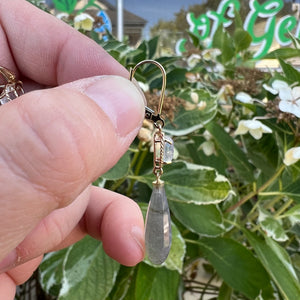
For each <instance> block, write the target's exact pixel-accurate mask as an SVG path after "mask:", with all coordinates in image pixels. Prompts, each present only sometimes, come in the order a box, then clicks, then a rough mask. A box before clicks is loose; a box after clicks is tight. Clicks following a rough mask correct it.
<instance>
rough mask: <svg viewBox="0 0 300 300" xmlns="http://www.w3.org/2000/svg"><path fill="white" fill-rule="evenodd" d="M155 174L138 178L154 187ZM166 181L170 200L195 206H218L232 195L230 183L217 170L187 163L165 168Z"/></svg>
mask: <svg viewBox="0 0 300 300" xmlns="http://www.w3.org/2000/svg"><path fill="white" fill-rule="evenodd" d="M153 179H154V178H153V174H148V175H145V176H143V177H138V180H139V181H141V182H144V183H147V184H148V185H149V187H152V182H153ZM162 179H163V181H164V185H165V189H166V194H167V197H168V199H169V200H173V201H183V202H186V203H194V204H198V205H201V204H206V205H207V204H216V203H220V202H222V201H224V200H226V199H227V198H228V197H229V196H230V195H231V194H232V193H233V191H232V189H231V185H230V183H229V181H228V180H227V179H226V178H225V177H224V176H222V175H219V174H218V173H217V172H216V170H215V169H212V168H209V167H204V166H200V165H195V164H189V163H186V162H175V163H172V164H170V165H167V166H165V167H164V175H163V176H162Z"/></svg>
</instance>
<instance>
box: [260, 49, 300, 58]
mask: <svg viewBox="0 0 300 300" xmlns="http://www.w3.org/2000/svg"><path fill="white" fill-rule="evenodd" d="M299 56H300V49H294V48H279V49H276V50H274V51H272V52H270V53H268V54H267V55H265V56H264V57H263V58H262V59H278V58H279V57H280V58H281V59H288V58H292V57H299Z"/></svg>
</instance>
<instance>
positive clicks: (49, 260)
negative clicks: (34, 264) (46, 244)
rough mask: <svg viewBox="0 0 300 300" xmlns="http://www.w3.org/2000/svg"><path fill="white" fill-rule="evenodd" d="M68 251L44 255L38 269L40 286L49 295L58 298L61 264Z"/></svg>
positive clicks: (61, 273) (61, 271)
mask: <svg viewBox="0 0 300 300" xmlns="http://www.w3.org/2000/svg"><path fill="white" fill-rule="evenodd" d="M67 251H68V249H67V248H66V249H63V250H60V251H57V252H51V253H48V254H46V255H45V257H44V259H43V262H42V264H41V265H40V267H39V276H40V284H41V286H42V287H43V290H44V291H45V292H46V293H47V294H50V295H53V296H56V297H57V296H58V294H59V291H60V289H61V286H62V279H63V263H64V259H65V256H66V253H67Z"/></svg>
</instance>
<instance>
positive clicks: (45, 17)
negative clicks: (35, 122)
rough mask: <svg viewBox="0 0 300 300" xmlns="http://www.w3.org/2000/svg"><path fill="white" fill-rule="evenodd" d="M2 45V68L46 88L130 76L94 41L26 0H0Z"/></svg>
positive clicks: (0, 41)
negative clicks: (116, 76) (68, 83)
mask: <svg viewBox="0 0 300 300" xmlns="http://www.w3.org/2000/svg"><path fill="white" fill-rule="evenodd" d="M1 27H2V28H1ZM1 29H2V30H1ZM5 37H6V38H5ZM0 44H1V48H2V49H3V50H4V54H1V55H0V65H3V66H5V67H7V68H9V69H11V70H14V71H15V72H18V71H19V72H20V73H21V74H22V76H24V77H28V78H30V79H31V80H33V81H36V82H38V83H40V84H43V85H50V86H56V85H60V84H64V83H67V82H71V81H75V80H77V79H81V78H85V77H91V76H95V75H102V74H106V75H119V76H124V77H127V76H128V73H127V71H126V70H125V69H124V68H123V67H122V66H121V65H120V64H119V63H118V62H117V61H116V60H114V59H113V58H112V57H111V56H110V55H109V54H108V53H107V52H106V51H105V50H103V49H102V48H101V47H100V46H99V45H98V44H97V43H95V42H94V41H93V40H92V39H90V38H88V37H86V36H84V35H83V34H81V33H79V32H78V31H76V30H75V29H73V28H72V27H71V26H69V25H67V24H65V23H64V22H62V21H60V20H58V19H57V18H55V17H54V16H52V15H50V14H48V13H45V12H43V11H42V10H40V9H38V8H36V7H34V6H33V5H31V4H30V3H28V2H27V1H24V0H10V1H5V0H0ZM9 49H10V51H9ZM9 52H10V53H9ZM13 62H14V63H15V64H14V63H13Z"/></svg>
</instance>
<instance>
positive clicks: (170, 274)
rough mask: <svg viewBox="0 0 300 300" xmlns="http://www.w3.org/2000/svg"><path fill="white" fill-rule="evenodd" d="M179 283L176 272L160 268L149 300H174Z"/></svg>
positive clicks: (178, 276)
mask: <svg viewBox="0 0 300 300" xmlns="http://www.w3.org/2000/svg"><path fill="white" fill-rule="evenodd" d="M179 282H180V275H179V273H178V272H176V271H170V270H168V269H166V268H160V269H159V270H158V272H157V273H156V276H155V280H154V282H153V286H152V290H151V295H150V298H149V300H152V299H163V300H176V299H177V294H178V286H179ZM137 300H139V299H137Z"/></svg>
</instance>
